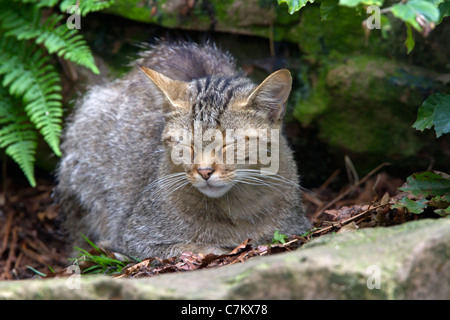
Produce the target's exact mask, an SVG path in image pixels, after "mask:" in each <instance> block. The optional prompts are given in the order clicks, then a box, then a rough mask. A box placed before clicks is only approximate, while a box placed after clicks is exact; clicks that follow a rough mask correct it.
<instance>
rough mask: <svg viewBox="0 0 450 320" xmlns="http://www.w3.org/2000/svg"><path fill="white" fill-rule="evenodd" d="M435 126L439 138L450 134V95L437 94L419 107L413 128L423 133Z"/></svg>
mask: <svg viewBox="0 0 450 320" xmlns="http://www.w3.org/2000/svg"><path fill="white" fill-rule="evenodd" d="M433 125H434V130H435V131H436V137H437V138H439V137H440V136H442V135H443V134H444V133H448V132H450V95H447V94H443V93H435V94H433V95H431V96H429V97H428V98H427V99H426V100H425V101H424V102H423V104H422V105H421V106H420V107H419V110H418V112H417V120H416V122H414V124H413V128H415V129H417V130H420V131H423V130H425V129H431V127H432V126H433Z"/></svg>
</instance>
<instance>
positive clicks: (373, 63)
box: [294, 55, 444, 165]
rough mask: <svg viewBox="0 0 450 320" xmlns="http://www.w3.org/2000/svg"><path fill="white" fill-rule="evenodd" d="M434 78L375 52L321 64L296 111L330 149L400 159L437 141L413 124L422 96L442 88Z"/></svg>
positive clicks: (381, 159)
mask: <svg viewBox="0 0 450 320" xmlns="http://www.w3.org/2000/svg"><path fill="white" fill-rule="evenodd" d="M437 76H438V75H437V74H436V73H434V72H431V71H428V70H425V69H423V68H419V67H413V66H410V65H407V64H404V63H401V62H396V61H394V60H391V59H386V58H381V57H377V56H371V55H353V56H351V57H348V58H342V59H341V60H340V61H338V60H335V62H328V63H325V65H324V66H322V68H321V69H320V73H319V74H318V76H317V79H318V80H317V81H316V83H315V86H314V87H313V88H312V89H311V93H310V96H309V97H308V98H307V99H298V101H297V105H296V107H295V111H294V115H295V116H296V118H297V119H298V120H299V121H300V122H303V123H304V124H308V123H309V122H311V121H312V119H315V120H316V121H317V123H318V125H319V128H320V134H319V135H320V137H321V138H322V139H324V140H325V141H327V142H328V143H329V144H330V145H331V146H333V147H336V148H339V149H341V150H346V151H348V152H351V153H353V154H359V155H361V154H365V155H369V156H370V157H371V158H372V159H373V160H374V161H373V162H374V163H377V162H378V163H380V161H386V160H389V161H390V160H392V159H394V160H395V159H404V158H406V157H410V156H413V155H415V154H417V152H418V151H419V150H420V149H421V148H423V147H424V146H428V147H430V148H432V146H433V145H435V144H436V142H435V137H434V136H433V135H431V134H430V135H429V137H427V136H426V135H423V134H421V133H419V132H417V131H416V130H414V129H413V128H411V125H412V124H413V123H414V121H415V120H416V118H417V109H418V107H419V106H420V105H421V104H422V102H423V100H424V99H425V98H426V97H427V96H428V95H429V94H430V93H433V92H439V91H440V90H444V88H443V87H442V85H441V84H440V83H439V82H437V81H435V79H436V78H437ZM371 165H372V164H371Z"/></svg>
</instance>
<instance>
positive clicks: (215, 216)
mask: <svg viewBox="0 0 450 320" xmlns="http://www.w3.org/2000/svg"><path fill="white" fill-rule="evenodd" d="M136 64H137V66H136V67H135V68H134V69H133V70H132V71H131V72H130V73H129V74H127V75H126V76H124V77H123V78H121V79H119V80H116V81H114V82H112V83H108V84H105V85H100V86H95V87H93V88H91V89H90V90H89V92H88V93H87V94H86V95H85V96H84V98H83V99H81V100H80V101H79V102H78V105H77V107H76V110H75V112H74V114H73V115H72V118H71V119H70V121H69V122H68V125H67V128H66V129H65V132H64V134H63V139H62V141H63V142H62V145H61V148H62V150H63V157H62V160H61V162H60V165H59V167H58V184H57V187H56V195H57V198H58V201H59V203H60V207H61V210H62V212H63V213H64V215H65V217H66V227H67V229H68V230H69V232H70V235H71V237H72V238H73V240H75V241H76V240H81V236H80V233H81V234H84V235H85V236H86V237H88V238H89V239H91V240H92V241H94V242H95V243H98V244H99V245H101V246H103V247H105V248H106V249H109V250H111V251H117V252H120V253H123V254H125V255H128V256H132V257H135V258H141V259H143V258H147V257H150V256H158V257H161V258H166V257H170V256H175V255H179V254H180V253H182V252H186V251H194V252H202V253H209V252H211V251H214V252H224V251H228V250H231V249H232V248H234V247H236V246H237V245H239V244H240V243H241V242H242V241H244V240H245V239H248V238H250V239H252V240H253V241H254V242H256V243H268V242H270V240H271V239H272V237H273V234H274V232H275V231H276V230H278V231H279V232H280V233H283V234H287V235H292V234H301V233H303V232H305V231H307V230H308V228H309V227H310V225H309V222H308V220H307V219H306V217H305V216H304V211H303V207H302V202H301V198H300V189H299V184H298V183H299V181H298V176H297V167H296V164H295V162H294V159H293V155H292V151H291V150H290V148H289V146H288V145H287V143H286V140H285V139H284V138H283V136H281V134H279V131H280V130H281V126H282V117H283V114H284V112H285V108H286V101H287V99H288V95H289V93H290V90H291V81H292V80H291V76H290V73H289V71H287V70H285V69H283V70H279V71H276V72H274V73H272V74H271V75H269V76H268V77H267V78H266V79H265V80H264V81H263V82H262V83H261V84H260V85H255V84H254V83H253V82H252V81H251V80H249V79H248V78H246V77H244V76H243V75H242V74H240V73H239V72H238V71H236V68H235V62H234V59H233V58H232V57H231V56H230V55H229V54H227V53H223V52H221V51H220V50H218V49H217V47H216V46H214V45H211V44H203V45H197V44H193V43H186V42H176V43H175V42H159V43H158V44H157V45H155V46H153V47H152V48H151V50H149V51H147V52H144V53H143V54H142V56H141V58H140V59H138V61H137V63H136ZM138 66H139V67H138ZM268 160H269V161H268Z"/></svg>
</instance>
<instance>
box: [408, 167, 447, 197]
mask: <svg viewBox="0 0 450 320" xmlns="http://www.w3.org/2000/svg"><path fill="white" fill-rule="evenodd" d="M400 190H402V191H405V192H410V193H411V194H413V195H414V196H417V197H427V196H438V195H444V194H450V176H449V175H447V174H445V173H443V172H439V171H425V172H421V173H415V174H413V175H411V176H409V177H408V178H407V179H406V184H405V185H404V186H402V187H400Z"/></svg>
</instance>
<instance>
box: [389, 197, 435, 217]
mask: <svg viewBox="0 0 450 320" xmlns="http://www.w3.org/2000/svg"><path fill="white" fill-rule="evenodd" d="M399 207H404V208H406V209H408V211H409V212H411V213H416V214H419V213H422V212H423V210H425V208H426V207H427V200H426V199H420V200H411V199H408V197H403V198H402V199H400V200H399V201H398V203H397V204H396V205H393V206H392V208H399Z"/></svg>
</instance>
